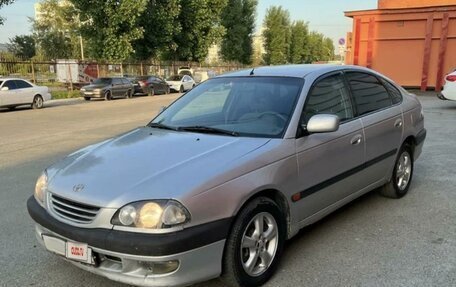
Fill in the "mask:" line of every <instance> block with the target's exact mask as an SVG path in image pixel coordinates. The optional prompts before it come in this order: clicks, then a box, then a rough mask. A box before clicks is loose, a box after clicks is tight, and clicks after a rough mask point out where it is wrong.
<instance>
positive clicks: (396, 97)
mask: <svg viewBox="0 0 456 287" xmlns="http://www.w3.org/2000/svg"><path fill="white" fill-rule="evenodd" d="M381 81H382V83H383V85H385V87H386V89H387V90H388V92H389V93H390V95H391V99H392V101H393V104H399V103H400V102H402V94H401V92H400V91H399V90H398V89H397V88H396V86H394V85H393V84H391V83H390V82H388V81H387V80H385V79H381Z"/></svg>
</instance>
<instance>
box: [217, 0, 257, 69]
mask: <svg viewBox="0 0 456 287" xmlns="http://www.w3.org/2000/svg"><path fill="white" fill-rule="evenodd" d="M257 5H258V1H257V0H229V1H228V4H227V6H226V7H225V9H224V10H223V13H222V25H223V26H224V27H225V29H226V33H225V35H224V37H223V40H222V44H221V54H222V57H223V59H224V60H225V61H235V62H239V63H242V64H251V63H252V56H253V46H252V45H253V43H252V41H253V39H252V38H253V32H254V29H255V16H256V7H257Z"/></svg>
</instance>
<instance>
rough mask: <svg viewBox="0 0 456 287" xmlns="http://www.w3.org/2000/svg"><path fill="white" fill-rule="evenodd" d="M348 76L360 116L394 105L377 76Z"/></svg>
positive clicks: (355, 74) (352, 73)
mask: <svg viewBox="0 0 456 287" xmlns="http://www.w3.org/2000/svg"><path fill="white" fill-rule="evenodd" d="M346 75H347V79H348V82H349V84H350V88H351V91H352V94H353V99H354V101H355V104H356V108H357V111H358V115H359V116H362V115H365V114H368V113H371V112H375V111H377V110H381V109H384V108H387V107H389V106H391V105H392V104H393V102H392V99H391V97H390V95H389V93H388V92H387V90H386V88H385V87H384V86H383V85H382V83H380V81H379V80H378V79H377V78H376V77H375V76H373V75H370V74H367V73H362V72H347V73H346Z"/></svg>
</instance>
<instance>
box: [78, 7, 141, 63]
mask: <svg viewBox="0 0 456 287" xmlns="http://www.w3.org/2000/svg"><path fill="white" fill-rule="evenodd" d="M70 1H71V2H72V3H73V4H74V6H75V8H76V9H77V12H78V14H79V17H80V21H81V22H80V23H81V33H82V35H83V37H84V38H85V39H86V40H87V41H88V43H89V46H90V52H91V53H92V54H93V56H94V57H96V58H100V59H106V60H115V61H123V60H125V59H127V58H129V57H130V56H131V55H132V54H133V52H134V49H133V42H134V41H136V40H138V39H141V38H142V37H143V33H144V28H143V27H141V26H140V25H139V19H140V17H141V14H142V13H143V12H144V10H145V9H146V8H147V4H148V0H123V1H112V0H108V1H107V0H70Z"/></svg>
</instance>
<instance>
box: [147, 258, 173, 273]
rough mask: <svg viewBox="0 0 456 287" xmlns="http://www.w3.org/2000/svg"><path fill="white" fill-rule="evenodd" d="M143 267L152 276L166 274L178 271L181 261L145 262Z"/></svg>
mask: <svg viewBox="0 0 456 287" xmlns="http://www.w3.org/2000/svg"><path fill="white" fill-rule="evenodd" d="M141 265H142V266H143V267H144V268H146V269H147V270H148V271H149V273H150V274H166V273H171V272H173V271H176V270H177V268H178V267H179V261H177V260H170V261H163V262H150V261H143V262H141Z"/></svg>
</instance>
